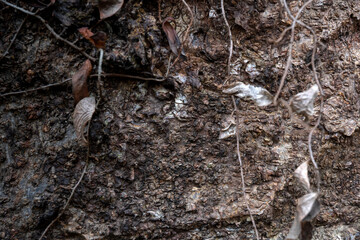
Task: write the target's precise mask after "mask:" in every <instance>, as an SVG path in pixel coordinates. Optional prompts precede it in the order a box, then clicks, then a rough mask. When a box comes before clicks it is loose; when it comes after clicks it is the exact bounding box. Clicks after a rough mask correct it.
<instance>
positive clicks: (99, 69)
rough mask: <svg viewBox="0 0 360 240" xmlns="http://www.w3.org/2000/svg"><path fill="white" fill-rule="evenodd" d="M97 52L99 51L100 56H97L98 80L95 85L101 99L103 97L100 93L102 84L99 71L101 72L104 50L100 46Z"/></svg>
mask: <svg viewBox="0 0 360 240" xmlns="http://www.w3.org/2000/svg"><path fill="white" fill-rule="evenodd" d="M99 53H100V56H99V66H98V80H97V82H96V86H97V89H98V92H99V97H100V99H102V98H103V95H102V92H103V91H102V88H103V84H102V81H101V72H102V63H103V58H104V50H103V49H102V48H100V49H99Z"/></svg>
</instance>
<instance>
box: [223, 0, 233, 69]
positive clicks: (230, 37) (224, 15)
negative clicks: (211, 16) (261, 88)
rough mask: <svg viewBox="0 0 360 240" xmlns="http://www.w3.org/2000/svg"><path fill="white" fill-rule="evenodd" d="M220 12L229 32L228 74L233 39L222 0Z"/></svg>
mask: <svg viewBox="0 0 360 240" xmlns="http://www.w3.org/2000/svg"><path fill="white" fill-rule="evenodd" d="M221 12H222V15H223V17H224V22H225V24H226V26H227V28H228V32H229V40H230V46H229V59H228V74H230V64H231V57H232V52H233V40H232V34H231V29H230V25H229V23H228V21H227V19H226V13H225V9H224V0H221Z"/></svg>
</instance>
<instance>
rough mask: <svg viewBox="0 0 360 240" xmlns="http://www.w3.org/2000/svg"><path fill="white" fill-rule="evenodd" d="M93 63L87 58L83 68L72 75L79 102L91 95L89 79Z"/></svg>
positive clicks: (75, 97)
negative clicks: (88, 84) (88, 85)
mask: <svg viewBox="0 0 360 240" xmlns="http://www.w3.org/2000/svg"><path fill="white" fill-rule="evenodd" d="M91 70H92V65H91V62H90V60H89V59H88V60H86V61H85V62H84V63H83V65H82V66H81V68H80V69H79V70H78V71H77V72H76V73H75V74H74V75H73V77H72V91H73V95H74V99H75V104H77V103H78V102H79V101H80V100H81V99H83V98H85V97H88V96H89V91H88V87H87V79H88V77H89V75H90V73H91Z"/></svg>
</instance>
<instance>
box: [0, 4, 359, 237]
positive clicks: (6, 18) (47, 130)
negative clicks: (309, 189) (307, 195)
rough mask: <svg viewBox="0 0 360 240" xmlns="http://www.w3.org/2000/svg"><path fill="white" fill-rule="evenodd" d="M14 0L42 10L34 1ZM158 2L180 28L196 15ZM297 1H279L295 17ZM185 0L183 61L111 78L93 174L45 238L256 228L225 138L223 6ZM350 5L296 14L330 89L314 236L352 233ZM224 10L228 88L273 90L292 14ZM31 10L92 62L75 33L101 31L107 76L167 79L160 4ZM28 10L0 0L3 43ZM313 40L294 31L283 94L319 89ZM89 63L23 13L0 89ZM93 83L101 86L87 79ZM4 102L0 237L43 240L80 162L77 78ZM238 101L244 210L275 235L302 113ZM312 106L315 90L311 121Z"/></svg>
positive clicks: (295, 162) (279, 233)
mask: <svg viewBox="0 0 360 240" xmlns="http://www.w3.org/2000/svg"><path fill="white" fill-rule="evenodd" d="M14 2H17V4H18V6H21V7H23V8H25V9H28V10H31V11H33V12H35V11H36V10H37V9H39V6H38V5H39V3H38V1H14ZM29 2H31V4H30V3H29ZM160 2H161V4H160V8H161V13H160V15H161V17H162V19H165V18H166V17H173V18H174V19H175V21H176V31H177V32H178V34H179V36H180V39H181V38H182V37H183V36H184V33H185V31H186V28H187V26H188V24H189V22H190V15H189V12H188V11H187V9H186V7H185V6H184V5H183V4H182V2H181V1H160ZM299 2H300V5H298V4H299V3H298V1H291V2H288V4H289V5H290V8H291V10H292V11H293V13H296V11H298V9H299V6H301V4H303V1H299ZM188 4H189V5H190V6H191V9H192V11H193V13H194V16H195V18H194V23H193V26H192V28H191V29H190V35H189V38H188V39H187V41H186V42H185V54H186V57H187V59H186V60H183V59H182V60H179V62H178V63H177V64H176V65H175V66H174V67H173V68H172V69H170V71H169V75H168V78H166V80H165V81H164V82H154V81H143V80H137V79H131V78H112V77H107V78H104V93H103V95H104V99H102V100H101V102H100V105H98V106H97V108H96V112H95V114H94V116H93V119H92V122H91V127H90V164H89V168H88V171H87V173H86V175H85V177H84V179H83V181H82V182H81V184H80V185H79V187H78V189H77V190H76V192H75V195H74V197H73V199H72V201H71V202H70V206H69V208H68V209H67V210H66V211H65V214H64V215H63V216H62V217H61V218H60V220H59V221H58V222H57V223H55V225H54V226H53V227H52V228H51V229H50V230H49V232H48V233H47V234H46V239H254V238H255V235H254V230H253V227H252V224H251V221H250V218H249V214H248V212H247V210H246V206H245V203H244V202H245V201H244V199H243V195H242V192H241V177H240V169H239V163H238V161H237V157H236V141H235V137H234V136H233V135H232V136H230V137H228V138H224V139H219V136H220V134H221V133H222V134H225V135H226V133H224V132H226V131H223V129H224V128H225V129H226V128H227V127H228V126H230V128H229V131H231V130H233V129H234V125H231V124H232V123H234V117H235V115H234V114H232V112H233V110H234V108H233V105H232V101H231V98H230V97H229V95H226V94H223V93H222V90H223V87H222V86H223V83H224V82H225V80H226V78H227V58H228V45H229V39H228V33H227V28H226V26H225V24H224V21H223V16H222V15H221V8H220V1H212V0H208V1H205V0H204V1H201V0H198V1H190V0H189V1H188ZM359 6H360V5H359V3H358V1H357V0H349V1H342V0H314V2H313V4H311V5H310V7H308V8H306V9H305V10H304V13H303V15H302V17H301V18H300V19H301V20H302V21H303V22H305V23H306V24H308V25H309V26H311V27H312V28H313V29H314V30H315V32H316V34H317V36H318V39H319V43H318V46H319V49H318V51H317V56H316V64H317V67H318V73H319V76H320V81H321V84H322V86H323V88H324V100H325V104H324V109H323V120H322V122H321V124H320V127H319V128H318V129H317V130H316V131H315V134H314V141H313V145H314V152H315V158H316V159H317V162H318V164H319V167H320V174H321V180H322V181H321V198H320V202H321V211H320V214H319V215H318V216H317V218H316V221H315V222H314V226H313V228H314V237H313V239H324V240H325V239H360V220H359V219H360V208H359V205H360V162H359V157H360V150H359V147H358V146H359V144H360V132H359V130H358V128H359V126H360V121H359V115H360V114H359V110H360V101H359V92H360V82H359V65H360V50H359V49H360V31H359V28H360V7H359ZM225 11H226V13H227V17H228V21H229V24H230V26H231V30H232V35H233V40H234V53H233V58H232V65H231V69H232V70H231V74H230V77H228V80H227V83H226V85H229V84H232V83H235V82H240V81H241V82H243V83H246V84H252V85H254V86H259V87H263V88H265V89H267V90H268V91H269V92H270V93H271V94H275V93H276V91H277V88H278V86H279V79H280V77H281V75H282V73H283V69H284V66H285V61H286V57H287V48H288V43H289V36H288V35H289V34H287V35H285V37H284V39H283V40H282V41H281V42H280V43H279V44H274V43H273V42H274V40H275V39H277V38H278V37H279V36H280V34H281V32H282V31H283V30H284V29H285V28H287V27H288V26H290V24H291V19H290V18H289V16H288V15H287V14H285V10H284V8H283V5H282V4H281V2H280V1H276V0H260V1H259V0H257V1H256V0H246V1H225ZM38 14H39V15H41V16H42V17H43V18H44V19H46V21H48V24H49V25H50V26H51V27H53V28H54V30H55V31H56V32H57V33H59V34H60V33H61V36H62V37H63V38H66V39H68V40H69V41H71V42H73V41H76V43H75V44H76V45H77V46H80V47H82V48H83V49H84V50H85V51H86V52H87V53H89V54H90V55H92V56H93V57H95V58H97V57H98V52H97V50H96V49H95V48H94V47H93V46H92V45H91V43H89V42H88V41H87V40H85V39H82V38H81V36H80V34H79V32H78V31H77V29H78V28H80V27H89V28H90V27H92V31H93V32H97V31H104V32H106V33H107V35H108V37H109V39H108V41H107V43H106V48H105V58H104V62H103V71H104V72H106V73H123V74H127V75H136V76H142V77H154V76H155V77H164V76H165V75H166V72H167V68H168V65H169V63H168V62H169V57H170V54H171V50H170V47H169V45H168V41H167V38H166V36H165V34H164V32H163V31H162V29H161V22H160V21H159V19H158V16H159V11H158V2H157V1H139V0H130V1H125V3H124V4H123V6H122V9H121V10H120V11H119V12H117V13H116V14H115V15H114V16H112V17H110V18H108V19H105V20H103V21H101V22H99V23H98V20H99V12H98V9H97V7H96V4H95V3H91V2H90V1H89V2H88V1H81V0H74V1H56V2H55V4H54V5H52V6H50V7H48V8H45V9H43V10H41V11H40V12H39V13H38ZM25 17H26V15H25V14H23V13H21V12H19V11H16V10H15V9H13V8H11V7H6V6H5V5H4V4H2V3H0V36H1V39H0V51H1V53H2V54H3V53H4V52H5V49H6V48H7V47H8V46H9V44H10V41H11V38H12V37H13V36H14V34H15V33H16V31H17V29H18V27H19V25H20V24H21V22H22V21H23V20H24V18H25ZM182 41H184V39H182ZM312 47H313V41H312V37H311V33H310V32H309V31H308V30H307V29H304V28H302V27H298V28H296V35H295V42H294V48H293V62H292V63H293V66H292V68H291V69H290V73H289V76H288V78H287V82H286V84H285V87H284V89H283V91H282V93H281V95H280V97H281V98H282V99H284V100H286V101H288V100H289V99H290V98H291V96H294V95H295V94H297V93H299V92H301V91H304V90H306V89H308V88H309V87H310V86H311V85H312V84H314V80H313V78H312V73H311V66H310V64H309V63H310V58H311V52H312ZM85 60H86V59H85V57H84V56H83V55H82V54H80V53H79V52H78V51H76V50H74V49H72V48H70V47H69V46H68V45H65V44H64V43H63V42H61V41H58V40H56V39H55V38H54V37H53V35H51V34H50V32H49V31H48V30H47V28H46V27H45V26H44V25H43V24H42V23H41V22H40V21H38V19H36V18H33V17H30V16H29V17H28V18H27V19H26V20H25V23H24V26H23V27H22V28H21V29H20V31H19V34H18V36H17V38H16V40H15V42H14V44H13V45H12V47H11V48H10V50H9V53H8V54H7V55H6V56H5V57H2V58H1V60H0V72H1V73H0V94H4V93H8V92H13V91H20V90H27V89H31V88H35V87H39V86H42V85H46V84H51V83H56V82H60V81H62V80H63V79H67V78H71V77H72V76H73V75H74V73H75V72H76V71H77V70H78V69H79V68H80V67H81V65H82V63H83V62H84V61H85ZM173 60H174V57H172V61H173ZM96 64H97V63H96V62H95V63H93V66H94V70H93V71H94V72H93V73H95V69H97V66H96ZM88 85H89V91H90V92H91V93H92V94H93V95H95V94H96V93H97V90H96V80H95V78H91V79H90V80H89V82H88ZM0 99H1V100H0V101H1V102H0V112H1V115H0V138H1V145H0V204H1V207H0V239H37V238H39V237H40V235H41V233H42V231H43V230H44V229H45V228H46V226H47V225H48V224H49V223H50V222H51V220H53V219H54V218H56V216H57V215H58V214H59V211H60V210H61V208H62V207H63V206H64V204H65V202H66V200H67V198H68V197H69V195H70V191H71V188H72V187H73V186H74V184H75V183H76V182H77V180H78V179H79V177H80V174H81V172H82V169H83V168H84V164H85V157H86V148H84V147H81V146H80V145H79V143H78V142H77V141H76V135H75V130H74V127H73V124H72V113H73V111H74V99H73V96H72V88H71V84H70V82H68V83H65V84H63V85H61V86H56V87H52V88H49V89H45V90H39V91H36V92H31V93H28V94H21V95H14V96H7V97H1V98H0ZM237 102H238V103H239V110H240V140H241V142H240V152H241V154H242V158H243V162H244V170H245V183H246V187H247V194H248V198H249V199H248V200H249V204H250V207H251V208H252V209H253V213H254V216H255V221H256V223H257V227H258V230H259V233H260V235H261V237H262V238H263V239H284V238H285V236H286V234H287V232H288V230H289V228H290V226H291V222H292V219H293V218H294V212H295V204H296V199H297V198H299V197H300V196H302V195H303V193H304V190H303V188H302V187H301V186H300V185H299V184H298V183H297V181H296V179H295V178H294V177H293V172H294V170H295V169H296V167H297V166H299V165H300V164H301V163H302V162H303V161H305V160H308V159H309V154H308V149H307V136H308V132H309V131H308V130H307V129H306V128H304V126H303V125H302V124H301V123H300V119H302V117H301V116H297V117H294V118H291V117H290V115H289V112H288V111H287V109H286V108H285V107H284V106H282V105H281V104H280V105H279V106H273V105H270V106H267V107H258V106H256V105H255V104H254V102H253V101H248V100H244V99H239V98H238V99H237ZM318 114H319V102H318V101H316V102H315V115H314V116H313V117H310V118H309V119H307V120H308V121H309V124H314V123H315V121H316V117H317V116H318ZM229 135H231V134H230V133H229ZM310 173H313V168H312V167H310ZM311 177H312V181H313V180H314V179H313V178H314V176H311Z"/></svg>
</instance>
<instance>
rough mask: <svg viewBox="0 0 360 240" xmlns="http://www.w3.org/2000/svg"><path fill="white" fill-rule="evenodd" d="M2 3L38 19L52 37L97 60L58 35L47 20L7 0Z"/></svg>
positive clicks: (92, 59) (2, 0)
mask: <svg viewBox="0 0 360 240" xmlns="http://www.w3.org/2000/svg"><path fill="white" fill-rule="evenodd" d="M0 1H1V2H3V3H4V4H6V5H8V6H10V7H12V8H15V9H17V10H19V11H21V12H23V13H26V14H28V15H30V16H33V17H36V18H37V19H39V20H40V21H41V22H42V23H43V24H44V25H45V27H46V28H47V29H48V30H49V31H50V32H51V33H52V35H54V37H55V38H56V39H58V40H60V41H63V42H64V43H66V44H67V45H69V46H70V47H72V48H74V49H76V50H78V51H79V52H81V53H82V54H83V55H84V56H85V57H87V58H88V59H90V60H91V61H93V62H95V58H93V57H91V56H90V55H88V54H87V53H86V52H84V51H83V50H82V49H81V48H79V47H78V46H76V45H74V44H73V43H71V42H70V41H68V40H66V39H65V38H62V37H61V36H60V35H59V34H57V33H56V32H55V31H54V29H52V27H50V26H49V24H47V23H46V21H45V19H43V18H42V17H41V16H39V15H36V14H35V13H33V12H30V11H28V10H25V9H23V8H21V7H18V6H16V5H14V4H12V3H9V2H7V1H6V0H0Z"/></svg>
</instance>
